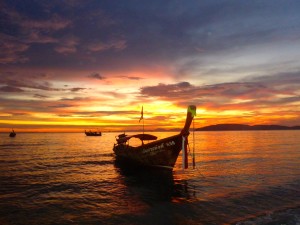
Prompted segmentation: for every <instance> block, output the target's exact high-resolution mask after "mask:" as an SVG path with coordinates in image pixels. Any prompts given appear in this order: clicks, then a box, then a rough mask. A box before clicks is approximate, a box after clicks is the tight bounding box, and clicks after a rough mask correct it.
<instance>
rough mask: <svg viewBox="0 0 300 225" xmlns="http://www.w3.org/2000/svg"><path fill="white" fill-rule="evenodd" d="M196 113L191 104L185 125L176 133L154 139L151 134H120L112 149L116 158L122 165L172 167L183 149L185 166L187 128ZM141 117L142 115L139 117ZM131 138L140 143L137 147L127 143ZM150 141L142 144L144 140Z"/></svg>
mask: <svg viewBox="0 0 300 225" xmlns="http://www.w3.org/2000/svg"><path fill="white" fill-rule="evenodd" d="M195 114H196V106H194V105H191V106H189V107H188V110H187V117H186V121H185V125H184V127H183V129H182V130H181V132H180V133H179V134H177V135H174V136H170V137H167V138H163V139H160V140H156V139H157V137H156V136H154V135H151V134H144V133H142V134H136V135H126V134H125V133H124V134H120V135H118V136H117V137H116V142H117V143H115V144H114V147H113V151H114V153H115V156H116V160H118V161H119V162H121V163H122V164H123V165H124V166H126V165H128V166H131V165H134V166H141V167H160V168H167V169H171V170H172V169H173V167H174V165H175V163H176V160H177V158H178V155H179V153H180V151H181V150H183V167H184V168H187V164H188V163H187V143H188V136H189V128H190V125H191V123H192V121H193V118H194V116H195ZM141 118H142V117H141ZM131 138H138V139H140V140H141V142H142V144H141V145H140V146H137V147H133V146H130V145H129V140H130V139H131ZM146 140H148V141H152V142H150V143H147V144H144V141H146Z"/></svg>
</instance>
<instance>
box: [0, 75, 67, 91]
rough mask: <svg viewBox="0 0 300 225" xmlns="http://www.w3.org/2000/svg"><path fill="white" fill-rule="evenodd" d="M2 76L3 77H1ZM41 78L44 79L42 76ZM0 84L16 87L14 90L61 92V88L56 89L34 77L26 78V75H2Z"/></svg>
mask: <svg viewBox="0 0 300 225" xmlns="http://www.w3.org/2000/svg"><path fill="white" fill-rule="evenodd" d="M1 75H2V76H1ZM40 78H44V77H43V76H41V77H40ZM0 84H2V85H6V86H10V87H14V88H21V89H23V90H24V89H25V88H29V89H36V90H44V91H61V90H62V89H60V88H55V87H53V85H52V84H51V83H50V82H48V81H42V80H38V79H36V77H34V76H24V74H17V73H10V72H6V73H0Z"/></svg>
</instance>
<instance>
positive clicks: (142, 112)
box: [139, 106, 145, 134]
mask: <svg viewBox="0 0 300 225" xmlns="http://www.w3.org/2000/svg"><path fill="white" fill-rule="evenodd" d="M141 120H143V134H144V130H145V124H144V106H142V111H141V118H140V121H139V122H141Z"/></svg>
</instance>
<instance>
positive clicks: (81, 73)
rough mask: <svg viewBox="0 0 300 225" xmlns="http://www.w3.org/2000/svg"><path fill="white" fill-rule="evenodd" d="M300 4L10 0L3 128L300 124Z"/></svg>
mask: <svg viewBox="0 0 300 225" xmlns="http://www.w3.org/2000/svg"><path fill="white" fill-rule="evenodd" d="M299 12H300V1H297V0H294V1H292V0H285V1H283V0H280V1H279V0H272V1H256V0H252V1H240V0H238V1H234V0H232V1H222V0H207V1H206V0H201V1H199V0H186V1H183V0H172V1H170V0H152V1H145V0H126V1H124V0H114V1H111V0H68V1H63V0H52V1H46V0H13V1H12V0H2V1H0V131H1V132H7V131H9V130H10V129H11V128H14V129H15V130H16V131H20V132H52V131H53V132H58V131H61V132H69V131H71V132H81V131H83V130H84V129H99V130H101V131H104V132H105V131H130V130H139V129H141V124H142V122H139V119H140V116H141V108H142V106H143V110H144V125H145V129H146V130H156V129H166V130H170V129H175V128H181V127H183V124H184V120H185V116H186V110H187V106H188V105H191V104H193V105H196V106H197V116H196V118H195V127H196V128H197V127H203V126H207V125H213V124H220V123H238V124H248V125H255V124H279V125H287V126H296V125H300V13H299Z"/></svg>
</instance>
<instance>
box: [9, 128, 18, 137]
mask: <svg viewBox="0 0 300 225" xmlns="http://www.w3.org/2000/svg"><path fill="white" fill-rule="evenodd" d="M16 135H17V134H16V132H15V131H14V129H12V131H11V132H10V133H9V137H15V136H16Z"/></svg>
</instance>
